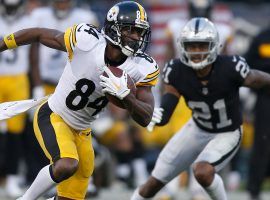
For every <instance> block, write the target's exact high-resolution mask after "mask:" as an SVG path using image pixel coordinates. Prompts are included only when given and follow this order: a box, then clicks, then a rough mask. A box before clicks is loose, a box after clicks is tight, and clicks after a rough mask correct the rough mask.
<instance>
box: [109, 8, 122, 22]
mask: <svg viewBox="0 0 270 200" xmlns="http://www.w3.org/2000/svg"><path fill="white" fill-rule="evenodd" d="M118 13H119V7H118V6H114V7H112V8H111V9H110V10H109V12H108V14H107V20H108V21H115V20H117V16H118Z"/></svg>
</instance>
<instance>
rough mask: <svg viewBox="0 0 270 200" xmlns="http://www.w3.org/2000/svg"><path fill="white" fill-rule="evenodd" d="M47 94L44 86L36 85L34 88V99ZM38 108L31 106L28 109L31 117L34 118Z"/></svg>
mask: <svg viewBox="0 0 270 200" xmlns="http://www.w3.org/2000/svg"><path fill="white" fill-rule="evenodd" d="M44 96H45V91H44V88H43V86H36V87H34V88H33V90H32V98H33V99H40V98H42V97H44ZM35 111H36V108H31V109H30V110H28V114H29V119H31V120H33V119H34V115H35Z"/></svg>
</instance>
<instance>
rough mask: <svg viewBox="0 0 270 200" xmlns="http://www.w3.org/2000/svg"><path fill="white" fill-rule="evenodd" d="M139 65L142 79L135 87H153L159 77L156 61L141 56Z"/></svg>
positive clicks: (146, 56) (144, 55)
mask: <svg viewBox="0 0 270 200" xmlns="http://www.w3.org/2000/svg"><path fill="white" fill-rule="evenodd" d="M140 57H141V58H142V59H141V61H140V63H139V65H140V66H142V69H143V70H142V73H143V74H144V76H143V79H141V80H140V81H139V82H137V83H136V86H155V85H156V84H157V82H158V77H159V71H160V70H159V66H158V65H157V63H156V61H155V60H154V59H153V58H152V57H150V56H148V55H147V54H141V55H140Z"/></svg>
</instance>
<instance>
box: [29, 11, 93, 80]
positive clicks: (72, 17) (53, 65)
mask: <svg viewBox="0 0 270 200" xmlns="http://www.w3.org/2000/svg"><path fill="white" fill-rule="evenodd" d="M32 16H33V18H34V19H35V21H36V23H37V25H38V26H39V27H43V28H51V29H57V30H60V31H65V30H66V29H67V28H68V27H70V26H72V25H74V24H78V23H82V22H85V23H90V24H95V25H96V24H97V19H96V16H95V14H94V13H93V12H92V11H90V10H84V9H81V8H74V9H73V10H72V11H71V13H70V14H69V15H68V16H67V17H66V18H64V19H59V18H57V17H56V16H55V14H54V11H53V9H52V8H51V7H44V8H38V9H36V10H34V11H33V13H32ZM39 55H40V61H39V67H40V75H41V79H42V80H43V81H47V82H49V83H52V84H57V83H58V81H59V78H60V76H61V74H62V73H63V70H64V67H65V65H66V60H67V55H66V53H64V52H61V51H58V50H55V49H50V48H48V47H45V46H44V45H41V46H40V52H39Z"/></svg>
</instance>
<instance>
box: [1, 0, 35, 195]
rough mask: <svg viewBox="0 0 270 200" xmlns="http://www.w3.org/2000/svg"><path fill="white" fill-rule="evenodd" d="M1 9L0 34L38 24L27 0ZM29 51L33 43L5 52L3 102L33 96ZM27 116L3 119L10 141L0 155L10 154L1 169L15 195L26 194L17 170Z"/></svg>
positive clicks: (5, 2)
mask: <svg viewBox="0 0 270 200" xmlns="http://www.w3.org/2000/svg"><path fill="white" fill-rule="evenodd" d="M0 9H1V12H0V13H1V14H0V27H1V28H0V38H3V37H4V36H5V35H6V34H8V33H10V32H15V31H18V30H20V29H23V28H29V27H33V26H34V24H33V25H32V24H31V23H32V20H31V19H30V17H29V16H27V15H26V14H25V2H24V1H23V0H1V1H0ZM28 54H29V46H25V47H22V48H20V49H14V50H11V51H6V52H3V53H1V55H0V102H6V101H15V100H19V99H28V98H29V92H30V91H29V90H30V88H29V80H28V76H27V73H28V68H29V64H28V60H29V59H28ZM25 116H26V115H25V114H21V115H18V116H16V117H14V118H12V119H8V120H6V121H3V122H1V128H0V129H1V130H0V132H1V133H0V137H6V144H5V145H4V144H1V148H5V149H3V150H1V155H0V157H4V156H5V157H6V159H5V161H4V166H5V168H6V169H5V170H4V169H1V173H3V172H4V171H5V173H6V175H7V179H6V192H7V194H8V195H9V196H11V197H13V198H14V197H16V196H19V195H21V194H22V190H21V189H20V187H19V186H18V181H17V179H18V178H17V176H16V174H17V169H18V164H19V159H20V156H19V155H20V152H21V150H20V147H21V133H22V132H23V130H24V127H25ZM4 133H5V134H4ZM0 139H1V142H3V141H4V142H5V140H4V139H3V138H0ZM1 160H2V158H1Z"/></svg>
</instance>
